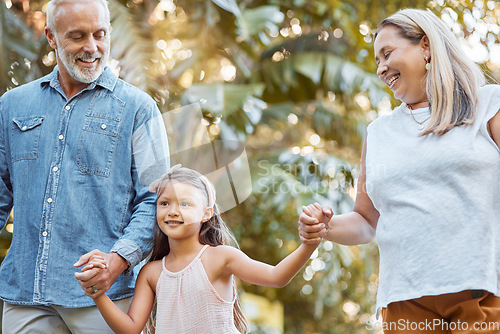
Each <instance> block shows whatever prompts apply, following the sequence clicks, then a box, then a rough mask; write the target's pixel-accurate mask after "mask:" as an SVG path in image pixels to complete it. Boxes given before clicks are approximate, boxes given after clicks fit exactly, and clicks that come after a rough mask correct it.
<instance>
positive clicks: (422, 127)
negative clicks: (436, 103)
mask: <svg viewBox="0 0 500 334" xmlns="http://www.w3.org/2000/svg"><path fill="white" fill-rule="evenodd" d="M406 107H407V108H408V109H409V110H410V114H411V117H412V118H413V120H414V121H415V122H416V123H417V124H418V129H419V130H423V129H424V127H425V126H424V123H425V122H427V121H428V120H429V118H431V116H429V117H427V118H426V119H424V120H423V121H422V122H419V121H417V119H416V118H415V116H413V108H412V107H411V106H410V105H408V104H407V105H406Z"/></svg>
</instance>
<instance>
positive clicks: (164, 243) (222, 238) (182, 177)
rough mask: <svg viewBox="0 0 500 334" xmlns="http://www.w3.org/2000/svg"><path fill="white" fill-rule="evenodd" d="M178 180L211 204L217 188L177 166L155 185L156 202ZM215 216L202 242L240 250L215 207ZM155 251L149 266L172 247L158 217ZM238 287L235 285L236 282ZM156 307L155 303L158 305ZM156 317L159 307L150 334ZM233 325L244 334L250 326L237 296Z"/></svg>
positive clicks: (202, 234) (205, 225)
mask: <svg viewBox="0 0 500 334" xmlns="http://www.w3.org/2000/svg"><path fill="white" fill-rule="evenodd" d="M203 179H204V181H202V180H203ZM172 180H175V181H177V182H181V183H187V184H191V185H193V186H195V187H196V188H198V189H200V190H201V191H202V193H203V194H204V195H205V197H206V199H207V203H209V202H210V201H209V192H211V191H212V192H214V190H213V189H214V188H213V187H214V186H213V185H212V184H211V183H210V182H209V181H208V180H207V179H206V178H205V177H204V176H203V175H202V174H200V173H198V172H197V171H195V170H192V169H190V168H186V167H178V168H176V167H175V166H174V167H173V168H171V170H170V171H169V172H167V173H166V174H164V175H163V176H162V177H161V179H160V180H158V181H156V183H157V184H156V187H155V188H156V194H157V198H159V197H160V195H161V193H162V191H163V189H165V186H166V185H167V183H168V182H170V181H172ZM208 187H212V189H207V188H208ZM213 210H214V213H213V215H212V217H211V218H210V219H209V220H208V221H207V222H205V223H203V224H202V225H201V229H200V236H199V240H200V243H201V244H203V245H210V246H214V247H215V246H219V245H229V246H233V247H238V242H237V241H236V239H235V238H234V235H233V233H232V232H231V230H230V229H229V227H228V226H227V225H226V223H225V222H224V220H222V217H221V216H220V210H219V207H218V206H217V204H216V203H214V206H213ZM153 238H154V239H153V249H152V251H151V256H150V258H149V261H148V262H152V261H158V260H161V259H163V258H164V257H165V256H167V255H168V254H169V253H170V244H169V242H168V237H167V236H166V235H165V233H163V232H162V230H161V229H160V227H159V226H158V224H157V222H156V215H155V223H154V227H153ZM233 284H235V282H233ZM155 306H156V302H155ZM155 313H156V307H154V310H153V312H152V313H151V317H150V319H149V321H148V325H147V326H146V328H147V332H148V333H154V324H155ZM233 313H234V323H235V325H236V328H237V329H238V330H239V331H240V332H241V333H247V332H248V323H247V320H246V318H245V315H244V314H243V311H242V310H241V305H240V302H239V299H238V295H236V300H235V302H234V312H233Z"/></svg>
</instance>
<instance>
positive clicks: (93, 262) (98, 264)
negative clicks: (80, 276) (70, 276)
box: [81, 255, 108, 273]
mask: <svg viewBox="0 0 500 334" xmlns="http://www.w3.org/2000/svg"><path fill="white" fill-rule="evenodd" d="M107 267H108V265H107V263H106V260H105V259H104V258H103V257H101V256H99V255H92V257H91V258H90V259H89V262H87V264H86V265H85V267H83V268H82V271H81V272H82V273H83V272H85V271H87V270H90V269H92V268H100V269H106V268H107Z"/></svg>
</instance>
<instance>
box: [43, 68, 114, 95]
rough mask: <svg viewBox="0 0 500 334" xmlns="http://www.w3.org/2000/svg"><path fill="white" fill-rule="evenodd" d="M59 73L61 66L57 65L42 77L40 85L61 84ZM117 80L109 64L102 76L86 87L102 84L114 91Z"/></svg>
mask: <svg viewBox="0 0 500 334" xmlns="http://www.w3.org/2000/svg"><path fill="white" fill-rule="evenodd" d="M58 73H59V68H58V66H57V65H56V66H55V67H54V69H53V70H52V72H51V73H49V74H48V75H46V76H44V77H43V78H42V79H41V81H40V85H42V86H44V85H46V84H47V83H48V84H50V86H51V87H53V88H56V87H58V86H60V84H59V76H58ZM117 80H118V78H117V77H116V76H115V75H114V74H113V72H112V71H111V69H110V68H109V67H108V66H106V67H105V68H104V72H103V73H102V74H101V76H100V77H99V78H97V80H95V81H94V82H92V83H91V84H90V85H89V86H88V87H87V88H86V89H94V88H95V86H101V87H103V88H106V89H108V90H110V91H113V89H114V88H115V85H116V81H117Z"/></svg>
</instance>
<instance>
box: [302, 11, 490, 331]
mask: <svg viewBox="0 0 500 334" xmlns="http://www.w3.org/2000/svg"><path fill="white" fill-rule="evenodd" d="M374 48H375V60H376V62H377V65H378V69H377V74H378V76H379V78H380V80H382V81H383V82H384V83H385V84H387V85H388V86H389V88H390V89H391V90H392V91H393V93H394V96H395V97H396V98H397V99H399V100H401V101H402V103H401V105H400V106H399V107H397V108H395V109H394V111H393V113H392V114H391V115H388V116H383V117H380V118H378V119H377V120H375V121H374V122H373V123H371V124H370V126H369V127H368V134H367V139H366V142H365V146H364V149H363V153H362V159H361V173H360V177H359V180H358V192H357V197H356V201H355V205H354V209H353V212H351V213H347V214H342V215H338V216H333V217H332V218H331V219H328V218H326V217H324V218H323V219H322V220H321V221H319V222H318V220H317V219H314V218H311V216H313V215H314V214H315V213H317V212H318V211H320V210H323V212H324V213H329V212H330V211H331V209H330V208H328V207H323V208H321V207H320V206H319V205H317V204H316V205H310V206H308V207H306V208H305V209H304V213H303V214H302V215H301V218H300V221H299V229H300V233H301V238H303V240H304V241H305V242H309V241H310V242H313V241H316V240H317V239H318V238H320V237H324V238H326V239H328V240H331V241H335V242H337V243H340V244H345V245H356V244H362V243H367V242H370V241H371V240H373V239H374V238H375V236H376V237H377V241H378V245H379V250H380V273H379V289H378V295H377V310H379V309H380V308H381V309H382V316H383V323H382V327H383V329H384V330H385V331H384V333H385V334H396V333H397V334H406V333H412V334H414V333H422V334H423V333H426V334H429V333H432V334H435V333H439V334H441V333H447V334H448V333H488V334H491V333H500V297H499V296H500V149H499V147H500V86H499V85H484V83H485V79H484V75H483V73H482V72H481V70H480V69H479V67H478V66H477V65H476V64H475V63H473V62H472V61H471V60H470V59H468V58H467V57H466V56H465V55H464V53H463V51H462V50H461V49H460V46H459V44H458V42H457V40H456V38H455V37H454V36H453V34H452V33H451V32H450V30H449V29H448V28H447V27H446V26H445V24H444V23H443V22H442V21H441V20H440V19H439V18H438V17H437V16H435V15H434V14H432V13H431V12H430V11H423V10H416V9H405V10H401V11H399V12H398V13H396V14H394V15H392V16H390V17H388V18H386V19H385V20H383V21H382V22H381V23H380V24H379V27H378V30H377V33H376V36H375V43H374Z"/></svg>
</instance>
